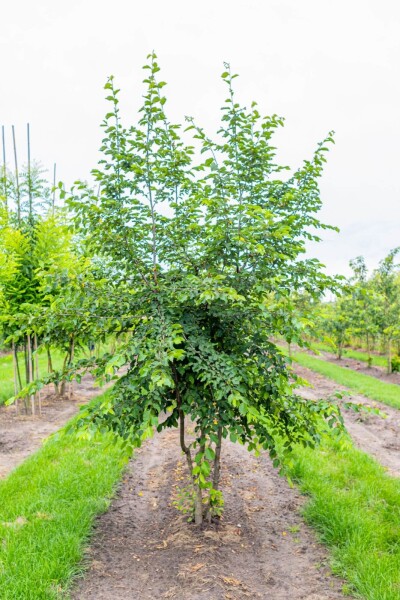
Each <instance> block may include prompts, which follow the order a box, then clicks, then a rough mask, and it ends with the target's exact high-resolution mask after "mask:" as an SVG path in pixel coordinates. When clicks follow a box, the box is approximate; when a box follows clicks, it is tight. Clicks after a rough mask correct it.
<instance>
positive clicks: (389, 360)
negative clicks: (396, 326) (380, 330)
mask: <svg viewBox="0 0 400 600" xmlns="http://www.w3.org/2000/svg"><path fill="white" fill-rule="evenodd" d="M387 372H388V375H390V373H391V372H392V340H391V338H388V342H387Z"/></svg>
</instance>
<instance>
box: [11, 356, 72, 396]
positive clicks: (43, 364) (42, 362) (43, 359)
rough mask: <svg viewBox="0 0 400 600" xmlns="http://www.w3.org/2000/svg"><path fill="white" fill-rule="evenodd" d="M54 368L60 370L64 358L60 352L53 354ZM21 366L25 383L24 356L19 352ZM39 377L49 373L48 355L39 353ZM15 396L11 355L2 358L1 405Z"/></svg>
mask: <svg viewBox="0 0 400 600" xmlns="http://www.w3.org/2000/svg"><path fill="white" fill-rule="evenodd" d="M52 358H53V367H54V369H60V368H61V366H62V361H63V357H62V354H61V353H60V352H52ZM18 360H19V366H20V370H21V377H22V381H23V382H24V373H25V371H24V354H23V352H18ZM38 362H39V376H40V377H43V375H45V374H46V373H47V355H46V353H45V352H40V351H39V361H38ZM11 396H14V366H13V359H12V355H11V354H7V355H5V356H1V357H0V404H3V403H4V402H5V401H6V400H8V398H11Z"/></svg>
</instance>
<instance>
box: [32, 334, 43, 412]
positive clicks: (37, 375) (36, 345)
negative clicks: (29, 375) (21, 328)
mask: <svg viewBox="0 0 400 600" xmlns="http://www.w3.org/2000/svg"><path fill="white" fill-rule="evenodd" d="M33 347H34V350H35V377H36V379H39V355H38V341H37V335H36V333H35V337H34V338H33ZM37 400H38V405H39V415H41V414H42V397H41V394H40V390H38V391H37Z"/></svg>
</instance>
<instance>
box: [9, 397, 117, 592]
mask: <svg viewBox="0 0 400 600" xmlns="http://www.w3.org/2000/svg"><path fill="white" fill-rule="evenodd" d="M98 400H99V398H98V399H97V401H98ZM125 462H126V459H125V455H124V452H123V451H122V449H121V448H120V447H119V446H117V445H110V443H109V439H108V438H106V437H105V436H103V437H102V438H100V439H99V440H98V441H96V442H94V441H91V442H88V441H82V440H78V439H77V438H76V437H75V436H73V435H67V436H64V437H61V438H60V439H58V440H57V439H53V440H50V441H49V442H48V443H47V444H45V445H44V446H43V448H41V449H40V450H39V451H38V452H37V453H36V454H34V455H32V456H31V457H30V458H28V459H27V460H26V461H25V462H24V463H23V464H21V465H20V466H19V467H18V468H17V469H16V470H15V471H13V472H12V473H11V474H10V475H9V477H8V478H7V479H6V480H4V481H2V482H1V483H0V536H1V543H0V598H1V600H31V599H32V600H42V599H43V600H44V599H46V600H47V599H55V598H61V597H66V596H65V590H66V589H67V588H68V585H69V583H70V582H71V579H72V578H73V576H74V575H76V574H77V573H79V571H80V570H81V568H82V567H81V566H80V565H81V562H80V561H81V559H82V553H83V548H84V546H85V543H86V542H87V540H88V536H89V534H90V531H91V527H92V523H93V519H94V517H95V515H97V514H99V513H101V512H103V511H105V510H106V508H107V506H108V504H109V498H110V497H111V495H112V494H113V491H114V489H115V485H116V482H117V481H118V480H119V479H120V476H121V473H122V470H123V466H124V464H125Z"/></svg>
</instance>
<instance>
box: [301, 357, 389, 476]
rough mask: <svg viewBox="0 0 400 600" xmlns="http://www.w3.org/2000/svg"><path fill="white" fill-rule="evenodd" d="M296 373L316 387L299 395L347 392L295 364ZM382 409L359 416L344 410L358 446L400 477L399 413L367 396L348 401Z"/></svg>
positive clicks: (353, 397) (351, 395) (308, 395)
mask: <svg viewBox="0 0 400 600" xmlns="http://www.w3.org/2000/svg"><path fill="white" fill-rule="evenodd" d="M293 368H294V370H295V372H296V373H297V374H298V375H300V377H303V378H304V379H306V380H307V381H308V382H309V383H310V384H311V385H312V386H313V387H312V388H307V387H304V388H302V389H301V390H300V391H299V393H300V394H301V395H302V396H304V397H305V398H310V399H317V398H326V397H328V396H331V395H332V394H334V393H335V392H336V391H347V392H348V390H346V388H345V387H343V386H341V385H339V384H337V383H335V382H334V381H331V380H330V379H326V378H325V377H323V376H322V375H319V373H314V372H313V371H310V370H309V369H306V368H305V367H301V366H300V365H298V364H296V363H294V364H293ZM347 399H348V400H350V401H351V402H353V403H355V404H363V405H365V406H370V407H373V408H379V409H380V411H381V412H382V413H383V414H384V416H380V415H375V414H371V413H365V412H360V413H356V412H354V411H353V410H346V409H342V412H343V416H344V421H345V425H346V428H347V430H348V431H349V433H350V435H351V437H352V439H353V440H354V442H355V445H356V446H357V447H359V448H360V449H361V450H364V452H368V454H371V456H373V457H374V458H376V459H377V460H378V462H380V463H381V464H382V465H383V466H384V467H386V468H387V470H388V472H389V473H390V474H391V475H395V476H397V477H398V476H400V411H399V410H397V409H396V408H392V407H390V406H387V405H386V404H382V403H380V402H375V401H373V400H370V399H369V398H365V396H361V395H359V394H354V393H352V392H351V393H350V396H346V400H347Z"/></svg>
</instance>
